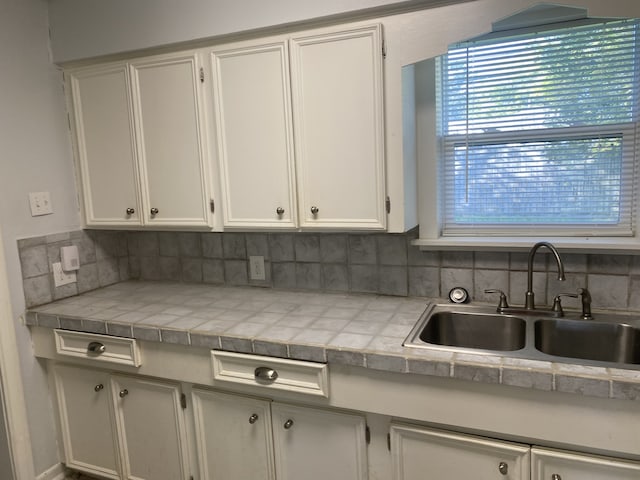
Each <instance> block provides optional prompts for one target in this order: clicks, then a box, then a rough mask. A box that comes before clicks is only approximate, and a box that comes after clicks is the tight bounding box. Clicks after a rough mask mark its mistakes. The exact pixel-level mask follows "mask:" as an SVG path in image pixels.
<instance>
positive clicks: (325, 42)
mask: <svg viewBox="0 0 640 480" xmlns="http://www.w3.org/2000/svg"><path fill="white" fill-rule="evenodd" d="M291 83H292V91H293V118H294V132H295V153H296V162H297V168H298V182H299V190H300V199H299V203H300V204H299V209H300V223H301V226H303V227H317V226H323V227H335V228H366V229H383V228H385V226H386V212H385V194H384V191H385V178H384V140H383V114H382V110H383V102H382V97H383V94H382V41H381V30H380V27H379V26H377V25H376V26H372V27H366V28H361V29H353V30H347V31H344V32H338V33H328V34H319V35H308V36H301V37H297V38H293V39H292V40H291ZM314 207H315V208H314ZM316 209H317V211H316ZM314 211H316V213H313V212H314Z"/></svg>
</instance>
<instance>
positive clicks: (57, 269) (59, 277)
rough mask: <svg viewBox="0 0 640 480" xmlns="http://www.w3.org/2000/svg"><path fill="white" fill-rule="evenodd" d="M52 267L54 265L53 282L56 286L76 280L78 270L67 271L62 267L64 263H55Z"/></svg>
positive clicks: (52, 265)
mask: <svg viewBox="0 0 640 480" xmlns="http://www.w3.org/2000/svg"><path fill="white" fill-rule="evenodd" d="M51 267H53V283H54V285H55V286H56V287H61V286H62V285H67V284H68V283H75V282H76V272H65V271H64V270H63V269H62V263H60V262H57V263H53V264H51Z"/></svg>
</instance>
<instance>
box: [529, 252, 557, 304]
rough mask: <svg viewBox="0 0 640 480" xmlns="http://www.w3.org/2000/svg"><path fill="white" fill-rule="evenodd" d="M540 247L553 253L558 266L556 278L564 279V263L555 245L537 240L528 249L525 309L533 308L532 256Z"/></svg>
mask: <svg viewBox="0 0 640 480" xmlns="http://www.w3.org/2000/svg"><path fill="white" fill-rule="evenodd" d="M540 247H547V248H548V249H549V250H551V253H553V256H554V257H555V259H556V265H557V266H558V280H564V279H565V278H564V265H563V263H562V259H561V258H560V254H559V253H558V250H556V247H554V246H553V245H551V244H550V243H549V242H538V243H536V244H535V245H534V246H533V247H531V250H529V259H528V263H527V293H526V298H525V301H524V308H526V309H527V310H534V309H535V308H536V307H535V295H534V293H533V258H534V257H535V255H536V252H537V251H538V249H539V248H540Z"/></svg>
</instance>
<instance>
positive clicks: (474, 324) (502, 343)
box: [419, 311, 526, 351]
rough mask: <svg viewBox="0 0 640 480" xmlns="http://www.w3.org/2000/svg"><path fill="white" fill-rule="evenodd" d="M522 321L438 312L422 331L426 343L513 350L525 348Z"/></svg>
mask: <svg viewBox="0 0 640 480" xmlns="http://www.w3.org/2000/svg"><path fill="white" fill-rule="evenodd" d="M525 327H526V323H525V321H524V320H522V319H521V318H517V317H512V316H508V315H492V314H483V313H460V312H447V311H444V312H437V313H434V314H433V315H432V316H431V318H430V319H429V321H428V322H427V324H426V325H425V327H424V328H423V329H422V331H421V332H420V335H419V338H420V340H422V341H423V342H427V343H433V344H436V345H448V346H453V347H463V348H481V349H485V350H498V351H513V350H520V349H521V348H524V346H525Z"/></svg>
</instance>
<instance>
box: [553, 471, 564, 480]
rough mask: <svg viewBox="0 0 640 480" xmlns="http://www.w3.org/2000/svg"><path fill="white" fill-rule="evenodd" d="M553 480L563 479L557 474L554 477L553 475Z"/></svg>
mask: <svg viewBox="0 0 640 480" xmlns="http://www.w3.org/2000/svg"><path fill="white" fill-rule="evenodd" d="M551 480H562V477H561V476H560V475H558V474H557V473H554V474H553V475H551Z"/></svg>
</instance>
